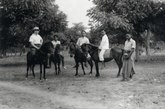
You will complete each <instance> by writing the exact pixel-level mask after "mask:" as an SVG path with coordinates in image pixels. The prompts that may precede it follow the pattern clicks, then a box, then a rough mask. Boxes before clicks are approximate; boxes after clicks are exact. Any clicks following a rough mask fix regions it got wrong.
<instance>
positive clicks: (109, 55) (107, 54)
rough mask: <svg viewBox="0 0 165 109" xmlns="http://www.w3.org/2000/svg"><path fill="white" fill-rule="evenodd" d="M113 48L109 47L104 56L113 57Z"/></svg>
mask: <svg viewBox="0 0 165 109" xmlns="http://www.w3.org/2000/svg"><path fill="white" fill-rule="evenodd" d="M110 52H111V48H109V49H107V50H106V51H105V53H104V58H109V57H111V53H110ZM99 53H100V51H99Z"/></svg>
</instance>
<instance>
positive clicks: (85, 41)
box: [76, 37, 89, 46]
mask: <svg viewBox="0 0 165 109" xmlns="http://www.w3.org/2000/svg"><path fill="white" fill-rule="evenodd" d="M85 43H86V44H89V39H88V38H87V37H80V38H79V39H78V40H77V43H76V44H77V45H78V46H81V45H82V44H85Z"/></svg>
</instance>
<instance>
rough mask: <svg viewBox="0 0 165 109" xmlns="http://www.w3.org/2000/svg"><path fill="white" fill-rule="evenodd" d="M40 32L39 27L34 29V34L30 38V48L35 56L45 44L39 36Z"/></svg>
mask: <svg viewBox="0 0 165 109" xmlns="http://www.w3.org/2000/svg"><path fill="white" fill-rule="evenodd" d="M39 31H40V30H39V27H34V28H33V34H32V35H31V36H30V38H29V42H30V48H31V52H32V54H33V55H34V54H35V52H36V50H38V49H40V47H41V45H42V43H43V39H42V37H41V36H40V35H39Z"/></svg>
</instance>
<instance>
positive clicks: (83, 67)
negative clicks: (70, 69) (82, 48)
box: [81, 62, 85, 75]
mask: <svg viewBox="0 0 165 109" xmlns="http://www.w3.org/2000/svg"><path fill="white" fill-rule="evenodd" d="M81 67H82V70H83V73H84V75H85V70H84V65H83V62H81Z"/></svg>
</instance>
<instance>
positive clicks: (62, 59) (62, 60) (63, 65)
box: [61, 55, 65, 68]
mask: <svg viewBox="0 0 165 109" xmlns="http://www.w3.org/2000/svg"><path fill="white" fill-rule="evenodd" d="M61 62H62V67H63V68H65V63H64V56H62V55H61Z"/></svg>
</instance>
